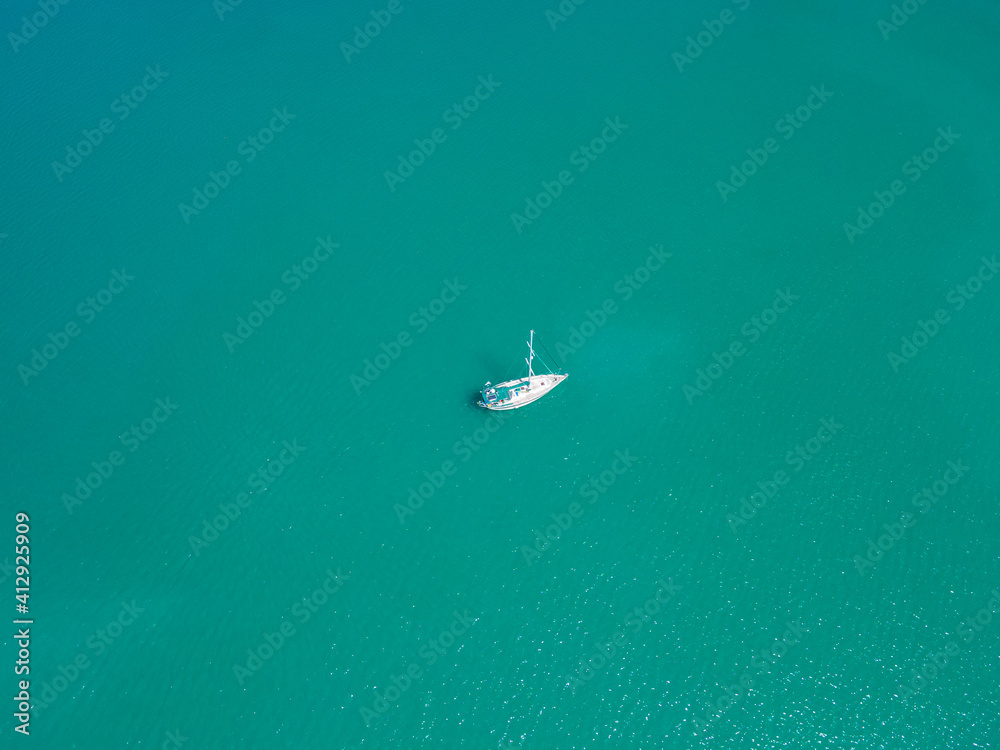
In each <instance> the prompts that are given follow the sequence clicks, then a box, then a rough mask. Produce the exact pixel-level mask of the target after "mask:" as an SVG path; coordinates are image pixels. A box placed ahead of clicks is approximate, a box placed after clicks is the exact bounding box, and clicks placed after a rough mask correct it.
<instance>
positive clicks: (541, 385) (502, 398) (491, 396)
mask: <svg viewBox="0 0 1000 750" xmlns="http://www.w3.org/2000/svg"><path fill="white" fill-rule="evenodd" d="M527 344H528V356H527V358H526V359H525V360H524V361H525V362H527V363H528V375H527V376H526V377H520V378H517V379H516V380H507V381H505V382H503V383H497V384H496V385H493V384H492V383H489V382H487V383H486V385H485V386H483V392H482V393H483V400H482V401H480V402H479V405H480V406H482V407H484V408H486V409H492V410H494V411H506V410H507V409H520V408H521V407H522V406H525V405H527V404H530V403H531V402H532V401H537V400H538V399H540V398H541V397H542V396H544V395H545V394H546V393H548V392H549V391H551V390H552V389H553V388H555V387H556V386H557V385H559V384H560V383H561V382H563V381H564V380H565V379H566V378H568V377H569V373H568V372H564V371H562V370H556V371H554V372H553V371H552V369H551V368H550V367H549V366H548V365H547V364H545V360H543V359H542V358H541V357H538V359H539V361H541V363H542V364H543V365H545V369H546V370H548V372H547V373H545V374H544V375H536V374H535V371H534V369H533V367H532V363H533V362H534V359H535V356H536V355H535V332H534V331H532V332H531V337H530V339H529V340H528V342H527Z"/></svg>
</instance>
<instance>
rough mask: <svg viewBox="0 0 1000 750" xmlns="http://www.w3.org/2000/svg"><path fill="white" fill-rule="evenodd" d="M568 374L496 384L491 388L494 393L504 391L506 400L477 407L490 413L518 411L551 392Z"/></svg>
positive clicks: (547, 375) (540, 376) (555, 374)
mask: <svg viewBox="0 0 1000 750" xmlns="http://www.w3.org/2000/svg"><path fill="white" fill-rule="evenodd" d="M568 377H569V373H568V372H566V373H547V374H545V375H532V376H530V377H526V378H518V379H517V380H508V381H507V382H505V383H498V384H497V385H495V386H493V389H494V390H495V391H499V392H501V393H503V392H504V390H506V392H507V394H508V395H507V398H502V399H498V400H497V401H494V402H492V403H486V402H484V401H480V402H479V405H480V406H482V407H484V408H486V409H490V410H491V411H509V410H510V409H520V408H521V407H522V406H527V405H528V404H530V403H532V402H533V401H537V400H538V399H540V398H541V397H542V396H544V395H545V394H546V393H548V392H549V391H551V390H552V389H553V388H555V387H556V386H557V385H559V384H560V383H561V382H563V381H564V380H565V379H566V378H568Z"/></svg>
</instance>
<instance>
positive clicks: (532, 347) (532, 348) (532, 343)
mask: <svg viewBox="0 0 1000 750" xmlns="http://www.w3.org/2000/svg"><path fill="white" fill-rule="evenodd" d="M534 358H535V332H534V331H532V332H531V340H530V341H529V342H528V358H527V359H526V360H525V361H526V362H527V363H528V377H529V378H530V377H531V376H533V375H534V374H535V373H533V372H532V371H531V360H532V359H534Z"/></svg>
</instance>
